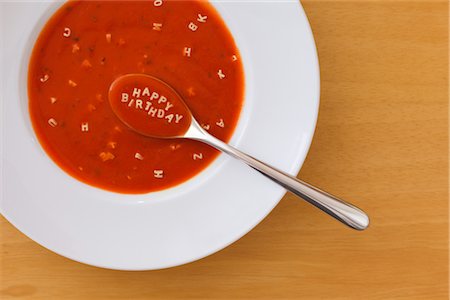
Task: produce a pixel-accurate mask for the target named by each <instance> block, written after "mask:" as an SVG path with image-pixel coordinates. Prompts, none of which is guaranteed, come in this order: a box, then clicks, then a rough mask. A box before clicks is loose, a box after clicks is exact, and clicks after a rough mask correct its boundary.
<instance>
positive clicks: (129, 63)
mask: <svg viewBox="0 0 450 300" xmlns="http://www.w3.org/2000/svg"><path fill="white" fill-rule="evenodd" d="M126 74H141V75H146V74H148V75H151V76H154V77H157V78H159V79H161V80H162V81H164V82H166V83H168V84H169V85H170V86H171V87H173V88H174V89H175V91H176V92H177V93H178V94H179V95H181V97H182V98H183V99H184V101H185V103H186V104H187V106H188V107H189V109H190V110H191V112H192V114H193V115H194V117H195V118H196V119H197V120H198V121H199V123H201V125H202V126H203V128H205V129H206V130H207V131H209V132H210V133H211V134H213V135H214V136H216V137H218V138H220V139H222V140H224V141H228V140H229V139H230V137H231V135H232V133H233V130H234V129H235V127H236V124H237V121H238V118H239V114H240V111H241V108H242V103H243V94H244V74H243V67H242V63H241V61H240V56H239V51H238V49H237V47H236V44H235V42H234V40H233V37H232V36H231V33H230V32H229V31H228V29H227V27H226V25H225V23H224V21H223V20H222V19H221V17H220V15H219V14H218V13H217V12H216V10H215V9H214V8H213V7H212V6H211V5H210V4H209V3H207V2H204V1H168V0H166V1H164V0H154V1H123V2H121V1H111V2H109V1H98V2H97V1H69V2H67V3H65V4H64V5H63V6H62V7H61V8H60V9H59V10H58V11H57V12H56V13H55V14H54V15H53V16H52V18H51V19H50V20H49V21H48V23H47V24H46V25H45V27H44V29H43V30H42V32H41V33H40V35H39V37H38V39H37V42H36V44H35V46H34V49H33V52H32V55H31V59H30V66H29V74H28V95H29V111H30V116H31V121H32V124H33V127H34V130H35V132H36V135H37V137H38V139H39V141H40V143H41V145H42V146H43V148H44V149H45V151H46V152H47V154H48V155H49V156H50V157H51V158H52V159H53V161H55V162H56V163H57V164H58V165H59V166H60V167H61V168H62V169H63V170H64V171H66V172H67V173H69V174H70V175H72V176H73V177H75V178H77V179H78V180H80V181H82V182H85V183H87V184H90V185H92V186H96V187H99V188H103V189H106V190H110V191H114V192H120V193H132V194H137V193H147V192H152V191H157V190H162V189H166V188H169V187H172V186H175V185H177V184H180V183H182V182H184V181H186V180H188V179H190V178H192V177H193V176H195V175H196V174H198V173H199V172H201V171H202V170H203V169H204V168H205V167H207V166H208V165H209V164H210V163H211V162H212V161H213V160H214V159H215V158H216V157H217V155H218V152H217V151H216V150H214V149H212V148H210V147H209V146H207V145H204V144H201V143H199V142H195V141H190V140H184V139H158V138H149V137H145V136H142V135H140V134H138V133H136V132H134V131H133V130H131V129H129V128H128V127H127V126H126V125H125V124H124V123H122V122H121V121H120V119H119V118H118V117H117V116H116V115H115V114H114V112H113V110H112V108H111V106H110V103H109V101H108V91H109V90H110V87H111V84H112V83H113V82H114V81H115V80H116V79H117V78H119V77H121V76H123V75H126Z"/></svg>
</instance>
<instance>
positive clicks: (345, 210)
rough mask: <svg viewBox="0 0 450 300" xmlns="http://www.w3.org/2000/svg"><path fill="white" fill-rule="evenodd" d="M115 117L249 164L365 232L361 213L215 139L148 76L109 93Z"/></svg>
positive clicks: (126, 79) (120, 83) (129, 78)
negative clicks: (217, 151) (204, 145)
mask: <svg viewBox="0 0 450 300" xmlns="http://www.w3.org/2000/svg"><path fill="white" fill-rule="evenodd" d="M109 102H110V105H111V108H112V110H113V112H114V113H115V114H116V116H117V117H118V118H119V119H120V120H121V121H122V122H123V123H124V124H126V125H127V126H128V127H129V128H131V129H132V130H134V131H136V132H138V133H140V134H142V135H144V136H147V137H153V138H187V139H192V140H196V141H200V142H203V143H206V144H208V145H210V146H212V147H214V148H216V149H218V150H220V151H222V152H224V153H226V154H228V155H230V156H232V157H234V158H236V159H239V160H241V161H243V162H244V163H246V164H247V165H248V166H250V167H252V168H253V169H255V170H257V171H258V172H260V173H261V174H263V175H264V176H266V177H267V178H269V179H271V180H272V181H274V182H275V183H277V184H279V185H281V186H283V187H284V188H285V189H286V190H288V191H290V192H292V193H293V194H295V195H297V196H298V197H300V198H302V199H304V200H306V201H307V202H309V203H310V204H312V205H314V206H316V207H317V208H319V209H321V210H322V211H324V212H325V213H327V214H328V215H330V216H332V217H334V218H335V219H336V220H338V221H340V222H342V223H343V224H345V225H347V226H349V227H351V228H353V229H356V230H364V229H366V228H367V227H368V226H369V217H368V216H367V214H366V213H364V212H363V211H362V210H361V209H359V208H357V207H356V206H354V205H352V204H350V203H347V202H345V201H343V200H341V199H339V198H337V197H335V196H332V195H331V194H328V193H326V192H324V191H322V190H320V189H318V188H316V187H314V186H312V185H310V184H308V183H306V182H303V181H301V180H299V179H297V178H295V177H293V176H291V175H289V174H287V173H285V172H283V171H281V170H278V169H276V168H274V167H272V166H270V165H268V164H266V163H264V162H262V161H259V160H257V159H256V158H253V157H251V156H250V155H248V154H245V153H243V152H241V151H239V150H237V149H236V148H234V147H232V146H230V145H228V144H226V143H224V142H223V141H221V140H219V139H217V138H215V137H214V136H212V135H211V134H209V133H208V132H207V131H206V130H204V129H203V128H202V127H201V126H200V125H199V123H198V122H197V121H196V119H195V118H194V116H193V115H192V113H191V111H190V110H189V108H188V106H187V105H186V104H185V102H184V100H183V99H182V97H181V96H180V95H179V94H178V93H177V92H176V91H175V89H173V88H172V87H171V86H170V85H168V84H167V83H165V82H164V81H162V80H160V79H158V78H156V77H153V76H150V75H145V74H128V75H124V76H121V77H119V78H117V79H116V80H115V81H114V82H113V83H112V84H111V87H110V90H109Z"/></svg>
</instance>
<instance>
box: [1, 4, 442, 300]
mask: <svg viewBox="0 0 450 300" xmlns="http://www.w3.org/2000/svg"><path fill="white" fill-rule="evenodd" d="M303 4H304V7H305V10H306V13H307V15H308V17H309V19H310V22H311V26H312V28H313V31H314V35H315V38H316V42H317V47H318V51H319V57H320V63H321V75H322V96H321V106H320V116H319V122H318V126H317V132H316V135H315V138H314V142H313V145H312V148H311V151H310V153H309V156H308V159H307V161H306V163H305V165H304V167H303V168H302V170H301V172H300V174H299V177H300V178H302V179H304V180H306V181H308V182H311V183H312V184H315V185H318V186H320V187H323V188H324V189H326V190H329V191H330V192H332V193H335V194H337V195H339V196H342V197H343V198H345V199H349V200H352V201H353V202H355V203H356V204H357V205H359V206H361V207H362V208H364V209H365V210H367V211H368V212H369V213H370V215H371V219H372V225H371V227H370V229H369V230H367V231H366V232H355V231H352V230H349V229H347V228H345V227H343V226H341V225H340V224H338V223H337V222H336V221H334V220H332V219H330V218H328V217H325V216H324V215H323V214H322V213H320V212H318V211H317V210H316V209H314V208H312V207H311V206H309V205H308V204H305V203H304V202H302V201H298V200H296V199H295V198H294V197H292V196H289V195H287V196H286V197H285V198H284V199H283V200H282V201H281V203H280V205H278V207H277V208H276V209H275V210H274V211H273V212H272V213H271V214H270V215H269V217H268V218H267V219H266V220H264V221H263V222H262V223H261V224H260V225H258V226H257V228H256V229H254V230H253V231H252V232H250V233H249V234H248V235H246V236H245V237H244V238H242V239H241V240H239V241H238V242H236V243H235V244H233V245H231V246H230V247H228V248H226V249H224V250H222V251H220V252H219V253H216V254H214V255H212V256H210V257H207V258H205V259H203V260H201V261H198V262H195V263H191V264H188V265H185V266H180V267H177V268H173V269H168V270H160V271H150V272H120V271H111V270H104V269H98V268H94V267H90V266H86V265H82V264H79V263H76V262H73V261H70V260H68V259H66V258H63V257H60V256H58V255H56V254H54V253H52V252H50V251H48V250H46V249H44V248H42V247H41V246H39V245H37V244H35V243H34V242H32V241H31V240H29V239H28V238H27V237H25V236H24V235H23V234H21V233H20V232H18V231H17V230H16V229H15V228H13V227H12V226H11V225H10V224H9V223H8V222H6V221H5V220H4V219H2V220H1V221H0V225H1V230H0V232H1V281H0V283H1V286H0V298H1V299H183V298H187V299H448V262H449V261H448V211H449V210H448V112H449V109H448V96H449V94H448V84H449V76H448V63H449V61H448V52H449V47H448V30H449V28H448V18H449V12H448V3H447V2H446V1H427V0H423V1H387V0H385V1H313V0H308V1H304V2H303Z"/></svg>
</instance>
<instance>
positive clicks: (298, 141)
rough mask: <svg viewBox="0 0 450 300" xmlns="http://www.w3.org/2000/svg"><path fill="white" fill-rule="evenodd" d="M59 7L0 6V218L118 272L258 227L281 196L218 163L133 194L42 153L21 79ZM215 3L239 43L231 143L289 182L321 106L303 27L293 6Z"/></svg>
mask: <svg viewBox="0 0 450 300" xmlns="http://www.w3.org/2000/svg"><path fill="white" fill-rule="evenodd" d="M60 5H61V4H60V3H50V2H3V3H0V22H1V24H0V25H1V26H0V41H1V42H2V44H1V45H0V47H1V48H0V53H1V57H0V58H1V60H0V70H1V73H0V74H1V78H0V84H1V89H0V91H1V96H2V99H1V104H2V115H1V116H2V118H1V124H2V127H1V129H2V136H1V141H2V143H1V145H2V149H1V151H2V152H1V155H2V156H1V157H2V160H1V163H2V165H1V169H2V174H1V187H0V188H1V196H2V197H1V213H2V214H3V215H4V216H5V217H6V218H7V219H8V220H9V221H10V222H11V223H12V224H13V225H14V226H16V227H17V228H18V229H19V230H20V231H22V232H23V233H24V234H26V235H27V236H28V237H30V238H31V239H33V240H34V241H36V242H37V243H39V244H41V245H42V246H44V247H46V248H48V249H50V250H52V251H54V252H56V253H58V254H60V255H63V256H66V257H68V258H70V259H73V260H76V261H79V262H83V263H86V264H90V265H94V266H99V267H104V268H111V269H121V270H150V269H159V268H167V267H171V266H176V265H180V264H184V263H188V262H191V261H194V260H197V259H200V258H202V257H205V256H207V255H210V254H212V253H214V252H216V251H218V250H220V249H222V248H224V247H226V246H227V245H229V244H231V243H233V242H234V241H236V240H237V239H239V238H240V237H242V236H243V235H244V234H246V233H247V232H248V231H249V230H251V229H252V228H253V227H254V226H255V225H256V224H258V223H259V222H260V221H261V220H262V219H263V218H264V217H265V216H266V215H267V214H268V213H269V212H270V211H271V210H272V209H273V208H274V207H275V205H276V204H277V203H278V202H279V200H280V199H281V197H282V196H283V194H284V193H285V191H284V190H283V189H282V188H280V187H279V186H277V185H275V184H273V183H272V182H270V181H269V180H268V179H266V178H265V177H263V176H261V175H259V174H258V173H256V172H255V171H253V170H252V169H250V168H249V167H247V166H245V165H244V164H243V163H240V162H238V161H235V160H233V159H231V158H229V157H227V156H225V155H221V156H220V157H219V158H218V159H217V160H216V161H215V162H214V163H213V164H212V165H211V166H210V167H209V168H208V169H207V170H205V171H204V172H202V173H201V174H200V175H199V176H197V177H195V178H194V179H192V180H190V181H188V182H186V183H184V184H182V185H180V186H177V187H175V188H172V189H169V190H166V191H162V192H158V193H151V194H147V195H129V196H127V195H120V194H115V193H110V192H107V191H103V190H100V189H96V188H93V187H90V186H87V185H85V184H83V183H80V182H78V181H77V180H75V179H73V178H72V177H70V176H69V175H67V174H66V173H64V172H63V171H62V170H60V169H59V168H58V167H57V166H56V165H55V164H54V163H53V162H52V161H51V160H50V159H49V158H48V157H47V156H46V154H45V153H44V151H43V150H42V148H41V147H40V145H39V143H38V141H37V140H36V138H35V135H34V132H33V130H32V127H31V124H30V121H29V119H28V108H27V101H28V100H27V94H26V73H27V64H28V58H29V54H30V51H31V47H32V45H33V43H34V40H35V38H36V36H37V34H38V33H39V31H40V30H41V28H42V26H43V24H44V23H45V21H46V20H47V18H48V17H49V16H50V15H51V14H52V13H53V12H54V11H55V10H56V8H57V7H59V6H60ZM214 5H215V6H216V8H217V9H218V10H219V12H220V13H221V15H222V17H223V18H224V19H225V21H226V23H227V24H228V27H229V28H230V30H231V31H232V33H233V35H234V37H235V40H236V42H237V44H238V47H239V49H240V51H241V55H242V57H243V61H244V68H245V73H246V100H245V101H246V102H245V107H244V111H243V114H242V117H241V119H240V121H239V125H238V128H237V130H236V132H235V134H234V136H233V139H232V141H231V144H232V145H234V146H236V147H237V148H239V149H242V150H243V151H246V152H248V153H249V154H251V155H253V156H255V157H257V158H260V159H262V160H264V161H267V162H268V163H270V164H273V165H274V166H276V167H279V168H280V169H282V170H284V171H287V172H289V173H290V174H296V173H297V172H298V171H299V169H300V167H301V165H302V163H303V160H304V159H305V157H306V154H307V151H308V149H309V146H310V143H311V139H312V136H313V132H314V128H315V123H316V118H317V112H318V104H319V68H318V61H317V56H316V49H315V46H314V40H313V36H312V34H311V30H310V27H309V24H308V21H307V18H306V17H305V14H304V12H303V10H302V8H301V6H300V4H299V2H298V0H293V1H272V2H261V1H258V2H256V1H245V2H244V1H242V2H239V1H238V2H236V1H233V0H231V1H224V0H222V1H219V2H216V3H214ZM299 217H301V216H299Z"/></svg>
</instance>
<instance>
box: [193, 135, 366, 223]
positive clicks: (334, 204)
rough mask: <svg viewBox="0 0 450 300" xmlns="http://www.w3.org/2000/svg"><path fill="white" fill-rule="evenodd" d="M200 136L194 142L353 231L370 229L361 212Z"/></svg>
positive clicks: (225, 145)
mask: <svg viewBox="0 0 450 300" xmlns="http://www.w3.org/2000/svg"><path fill="white" fill-rule="evenodd" d="M200 130H201V129H200ZM201 132H202V134H199V135H196V136H193V137H191V138H193V139H196V140H200V141H202V142H204V143H207V144H208V145H210V146H213V147H214V148H216V149H218V150H220V151H222V152H225V153H227V154H229V155H231V156H233V157H235V158H237V159H240V160H242V161H244V162H245V163H246V164H247V165H249V166H250V167H252V168H253V169H255V170H257V171H259V172H260V173H262V174H263V175H265V176H267V177H268V178H270V179H272V180H273V181H275V182H276V183H278V184H279V185H281V186H283V187H284V188H285V189H286V190H288V191H290V192H292V193H293V194H295V195H297V196H299V197H301V198H303V199H304V200H306V201H307V202H309V203H310V204H312V205H314V206H316V207H317V208H319V209H321V210H322V211H324V212H325V213H327V214H329V215H330V216H332V217H334V218H335V219H337V220H338V221H341V222H342V223H344V224H346V225H347V226H349V227H351V228H353V229H356V230H364V229H366V228H367V227H368V226H369V217H368V216H367V215H366V214H365V213H364V212H363V211H362V210H360V209H359V208H357V207H355V206H353V205H351V204H350V203H347V202H345V201H343V200H340V199H338V198H337V197H334V196H332V195H330V194H328V193H326V192H324V191H322V190H320V189H318V188H316V187H314V186H312V185H310V184H308V183H306V182H303V181H301V180H299V179H297V178H295V177H293V176H291V175H289V174H286V173H284V172H283V171H280V170H278V169H276V168H274V167H272V166H269V165H267V164H265V163H263V162H261V161H259V160H257V159H256V158H253V157H251V156H250V155H248V154H245V153H243V152H241V151H239V150H237V149H236V148H233V147H232V146H230V145H228V144H226V143H224V142H222V141H221V140H219V139H217V138H215V137H213V136H212V135H210V134H208V133H207V132H205V131H203V130H201Z"/></svg>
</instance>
